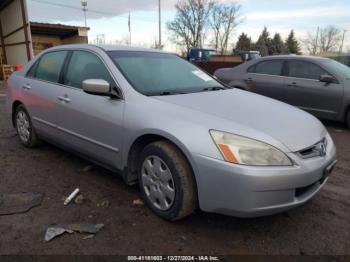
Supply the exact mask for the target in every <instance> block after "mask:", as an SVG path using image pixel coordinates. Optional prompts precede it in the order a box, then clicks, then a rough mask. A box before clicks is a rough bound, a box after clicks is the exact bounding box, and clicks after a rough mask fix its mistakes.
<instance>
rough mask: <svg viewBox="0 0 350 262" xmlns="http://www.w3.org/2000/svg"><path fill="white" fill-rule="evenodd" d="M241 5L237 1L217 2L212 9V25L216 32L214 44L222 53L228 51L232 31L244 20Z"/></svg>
mask: <svg viewBox="0 0 350 262" xmlns="http://www.w3.org/2000/svg"><path fill="white" fill-rule="evenodd" d="M240 9H241V6H240V5H238V4H236V3H235V2H232V3H229V4H222V3H215V4H214V5H213V8H212V11H211V19H210V26H211V28H212V31H213V33H214V41H213V42H214V46H215V49H216V50H217V51H220V53H221V54H225V53H227V48H228V42H229V40H230V37H231V36H232V32H233V31H234V29H235V28H236V27H237V25H238V24H239V23H241V22H242V19H241V16H240V14H239V11H240Z"/></svg>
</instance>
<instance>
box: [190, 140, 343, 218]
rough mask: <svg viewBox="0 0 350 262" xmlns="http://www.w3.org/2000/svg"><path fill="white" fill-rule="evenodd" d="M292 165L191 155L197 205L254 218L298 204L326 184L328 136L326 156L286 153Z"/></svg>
mask: <svg viewBox="0 0 350 262" xmlns="http://www.w3.org/2000/svg"><path fill="white" fill-rule="evenodd" d="M287 155H288V156H289V157H290V158H291V159H292V160H293V161H294V162H295V163H296V165H294V166H282V167H253V166H243V165H234V164H231V163H228V162H224V161H223V160H218V159H213V158H209V157H206V156H203V155H199V154H194V155H193V156H194V160H195V162H196V166H197V170H198V174H196V180H197V187H198V198H199V206H200V208H201V209H202V210H203V211H207V212H214V213H221V214H226V215H232V216H236V217H256V216H264V215H270V214H274V213H278V212H281V211H285V210H288V209H290V208H293V207H296V206H299V205H302V204H304V203H305V202H307V201H308V200H310V199H311V198H312V197H313V196H314V195H315V194H316V193H317V192H318V191H319V190H320V189H321V188H322V186H323V185H324V184H325V183H326V181H327V180H328V175H329V174H330V173H331V172H332V170H333V168H334V166H335V164H336V149H335V146H334V144H333V141H332V140H331V139H330V141H329V144H328V146H327V152H326V155H325V156H323V157H314V158H309V159H301V158H300V157H299V156H298V155H297V154H294V153H290V154H287Z"/></svg>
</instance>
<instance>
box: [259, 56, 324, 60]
mask: <svg viewBox="0 0 350 262" xmlns="http://www.w3.org/2000/svg"><path fill="white" fill-rule="evenodd" d="M270 59H301V60H309V61H322V60H327V59H329V58H327V57H320V56H308V55H273V56H264V57H261V58H259V60H270Z"/></svg>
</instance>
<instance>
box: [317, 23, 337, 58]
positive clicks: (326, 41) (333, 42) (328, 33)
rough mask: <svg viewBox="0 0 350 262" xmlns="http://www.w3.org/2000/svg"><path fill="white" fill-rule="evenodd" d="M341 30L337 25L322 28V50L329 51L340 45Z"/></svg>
mask: <svg viewBox="0 0 350 262" xmlns="http://www.w3.org/2000/svg"><path fill="white" fill-rule="evenodd" d="M340 41H341V31H340V29H339V28H337V27H335V26H327V27H326V28H323V29H321V30H320V49H321V52H328V51H331V50H333V49H334V48H336V47H338V46H339V45H340Z"/></svg>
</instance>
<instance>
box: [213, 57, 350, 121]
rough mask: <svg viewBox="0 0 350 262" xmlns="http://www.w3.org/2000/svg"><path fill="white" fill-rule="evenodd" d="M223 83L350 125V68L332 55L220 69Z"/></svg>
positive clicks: (261, 61)
mask: <svg viewBox="0 0 350 262" xmlns="http://www.w3.org/2000/svg"><path fill="white" fill-rule="evenodd" d="M214 75H215V76H216V77H217V78H218V79H220V80H221V81H222V82H224V83H226V84H228V85H230V86H232V87H237V88H240V89H244V90H247V91H251V92H254V93H258V94H261V95H264V96H268V97H271V98H274V99H277V100H280V101H283V102H286V103H288V104H291V105H294V106H297V107H299V108H301V109H304V110H305V111H308V112H309V113H311V114H313V115H315V116H317V117H319V118H322V119H330V120H336V121H344V122H346V123H347V125H348V126H349V127H350V68H349V67H347V66H345V65H343V64H341V63H339V62H337V61H334V60H332V59H329V58H322V57H311V56H296V55H280V56H270V57H263V58H258V59H254V60H252V61H249V62H247V63H244V64H241V65H239V66H236V67H234V68H223V69H219V70H217V71H216V72H215V73H214Z"/></svg>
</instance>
